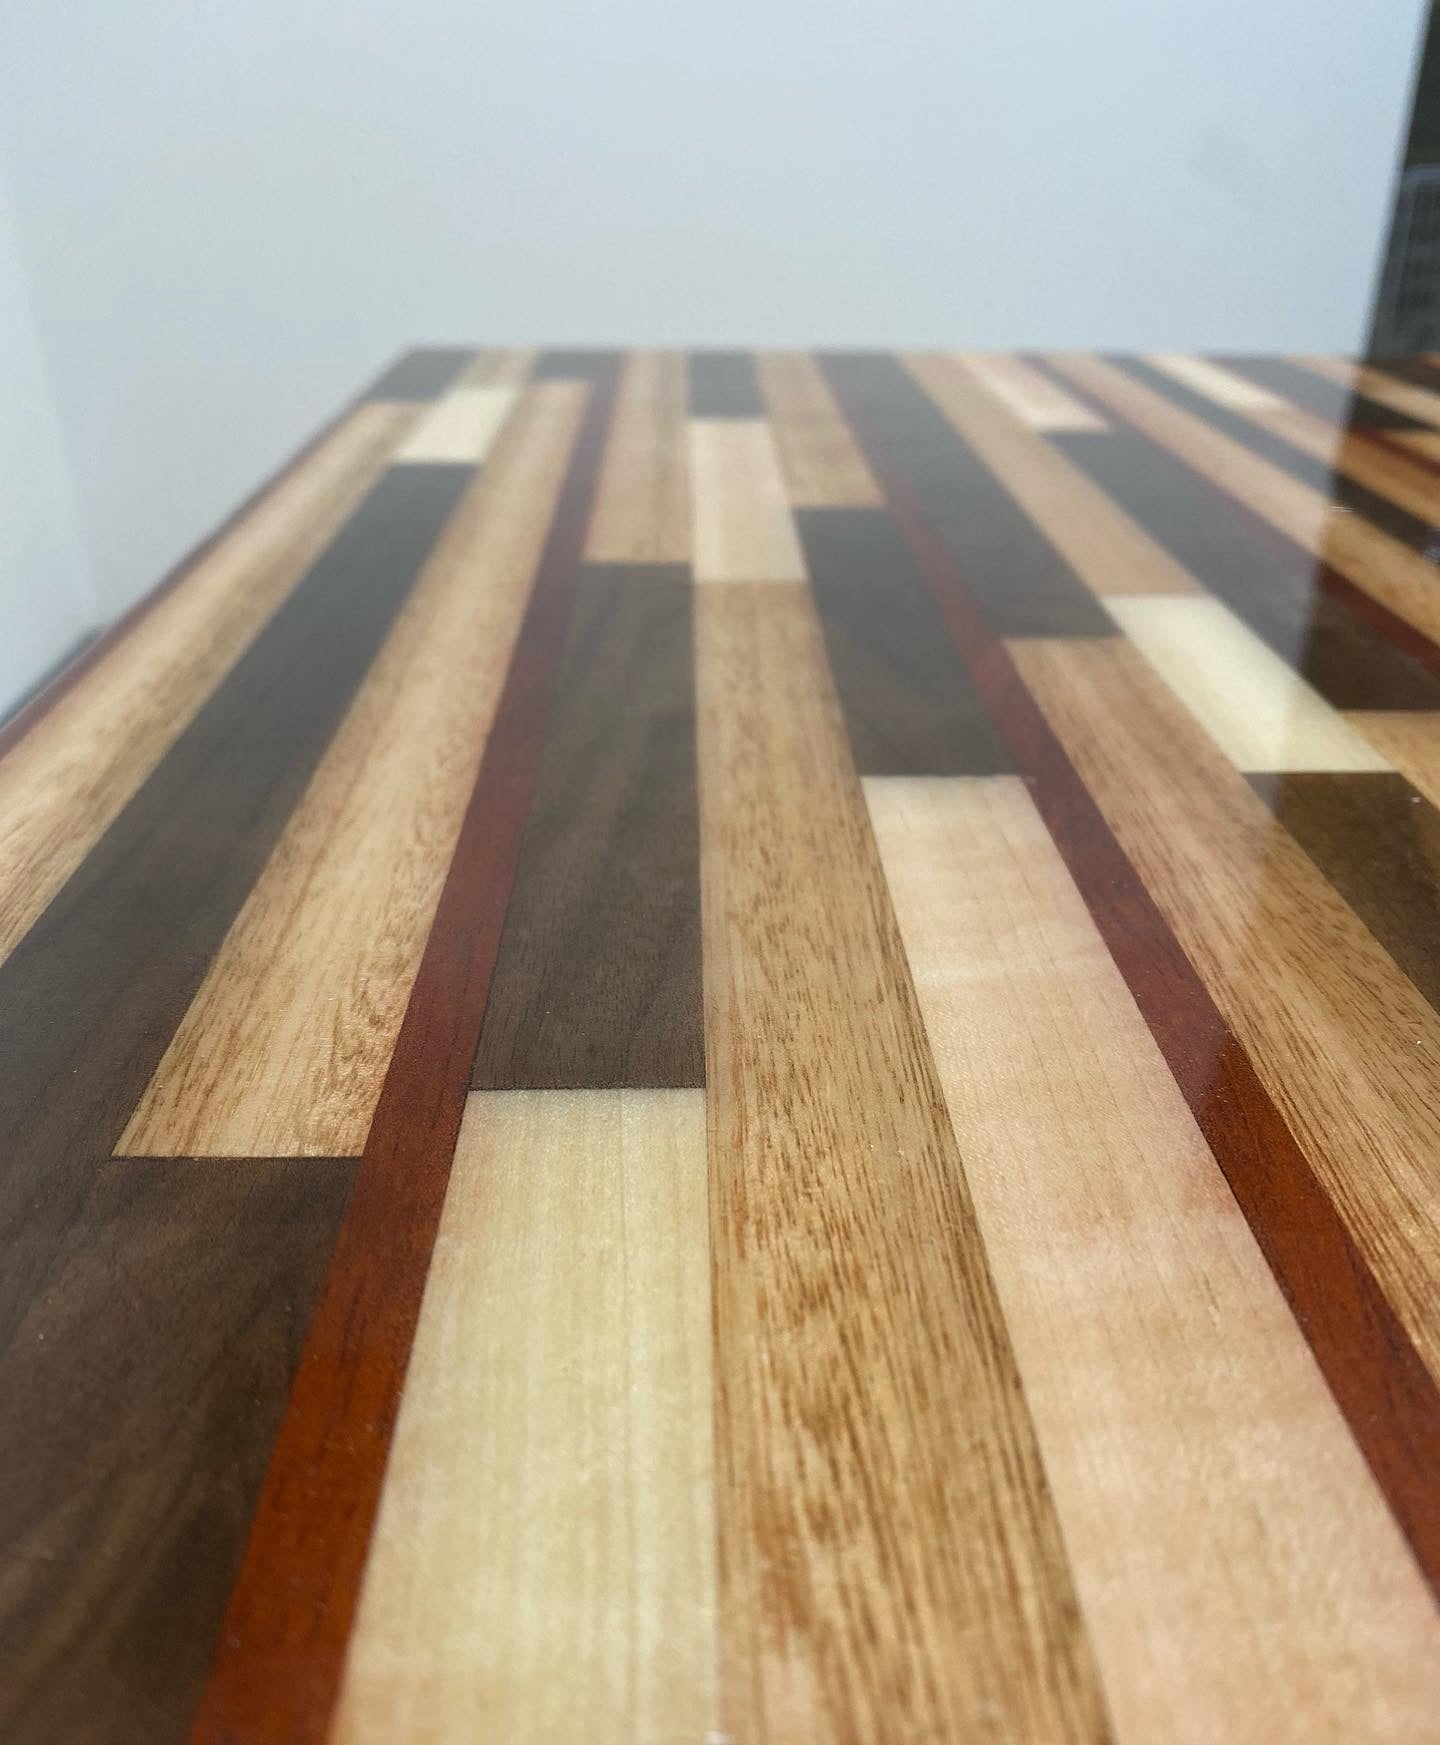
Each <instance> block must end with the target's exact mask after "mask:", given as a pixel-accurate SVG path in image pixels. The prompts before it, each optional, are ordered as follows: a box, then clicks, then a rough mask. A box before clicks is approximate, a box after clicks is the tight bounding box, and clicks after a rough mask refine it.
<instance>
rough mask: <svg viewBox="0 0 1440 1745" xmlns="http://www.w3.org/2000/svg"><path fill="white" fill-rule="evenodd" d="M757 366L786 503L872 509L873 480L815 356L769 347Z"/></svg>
mask: <svg viewBox="0 0 1440 1745" xmlns="http://www.w3.org/2000/svg"><path fill="white" fill-rule="evenodd" d="M757 367H758V370H759V377H760V389H761V393H762V394H763V396H764V400H765V406H766V410H767V411H768V413H769V417H770V427H771V429H772V430H773V431H774V433H775V442H776V446H777V447H778V448H779V450H780V465H781V468H782V470H783V471H784V474H785V482H786V484H787V485H788V486H789V490H790V503H791V506H792V507H793V508H797V509H873V508H875V507H876V506H877V505H878V504H879V501H880V496H879V492H878V491H877V490H876V487H875V481H874V479H872V478H871V476H870V469H869V468H868V467H867V466H866V465H865V461H864V459H863V457H862V456H861V454H860V451H859V449H857V448H856V446H855V439H854V437H853V436H851V434H850V428H849V426H848V425H847V424H846V422H845V420H844V419H843V418H842V417H841V415H840V408H839V407H838V406H837V405H836V404H835V396H834V395H833V394H832V393H831V392H830V389H829V388H828V386H827V385H826V382H825V378H824V376H823V375H822V374H821V373H820V366H819V365H818V364H817V363H816V362H815V359H814V358H813V357H811V356H810V354H809V353H808V352H799V351H769V352H762V353H761V355H760V358H759V361H758V366H757Z"/></svg>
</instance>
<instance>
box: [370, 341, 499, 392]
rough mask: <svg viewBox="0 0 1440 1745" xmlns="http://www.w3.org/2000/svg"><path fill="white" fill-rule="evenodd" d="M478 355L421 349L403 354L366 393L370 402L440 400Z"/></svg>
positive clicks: (454, 349)
mask: <svg viewBox="0 0 1440 1745" xmlns="http://www.w3.org/2000/svg"><path fill="white" fill-rule="evenodd" d="M474 356H475V353H474V352H473V351H470V350H460V349H458V348H455V347H445V346H421V347H419V348H418V349H417V350H414V351H406V352H402V353H401V354H400V356H399V357H398V358H396V360H395V362H394V363H393V364H391V365H390V366H389V367H388V368H387V369H385V370H384V371H382V372H381V374H380V375H379V376H378V377H377V378H376V380H375V381H374V382H373V383H371V385H370V387H369V388H367V389H366V391H365V396H364V397H365V399H367V400H437V399H439V397H440V395H441V394H443V393H444V392H445V390H446V389H447V388H449V387H451V386H453V384H454V383H455V382H456V381H457V380H458V378H459V377H460V376H461V374H462V373H463V372H464V371H465V370H466V369H467V368H468V367H469V365H470V363H471V361H472V360H473V359H474Z"/></svg>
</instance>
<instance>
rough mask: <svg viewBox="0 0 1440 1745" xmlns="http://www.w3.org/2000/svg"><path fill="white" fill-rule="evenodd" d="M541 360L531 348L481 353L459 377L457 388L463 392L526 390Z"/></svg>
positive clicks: (533, 348)
mask: <svg viewBox="0 0 1440 1745" xmlns="http://www.w3.org/2000/svg"><path fill="white" fill-rule="evenodd" d="M539 356H540V354H539V352H538V351H537V350H536V348H535V347H534V346H528V345H527V346H510V347H508V348H506V349H503V350H491V351H482V352H478V353H477V354H476V356H475V357H474V359H473V360H472V361H471V362H470V363H469V364H468V365H467V366H466V368H465V369H464V371H463V372H462V373H461V374H460V375H459V376H457V377H456V379H455V385H456V387H460V388H522V387H524V386H525V384H526V383H527V382H528V381H529V379H530V376H531V372H532V371H533V370H534V368H535V364H536V362H537V360H538V359H539Z"/></svg>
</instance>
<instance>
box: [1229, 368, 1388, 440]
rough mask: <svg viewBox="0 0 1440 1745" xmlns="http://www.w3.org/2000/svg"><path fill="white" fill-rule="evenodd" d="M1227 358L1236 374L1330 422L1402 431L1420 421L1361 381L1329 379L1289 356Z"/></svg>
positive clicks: (1231, 369)
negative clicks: (1294, 361) (1363, 384)
mask: <svg viewBox="0 0 1440 1745" xmlns="http://www.w3.org/2000/svg"><path fill="white" fill-rule="evenodd" d="M1224 362H1225V364H1226V366H1227V367H1228V368H1229V370H1230V371H1231V372H1232V373H1233V374H1236V375H1239V376H1242V377H1244V378H1245V379H1246V380H1247V381H1250V382H1254V383H1256V384H1257V385H1259V386H1260V387H1261V388H1263V389H1268V390H1269V391H1271V392H1272V393H1274V394H1276V395H1278V396H1280V397H1281V398H1283V399H1284V400H1285V401H1286V402H1288V403H1289V404H1291V405H1295V406H1300V407H1303V408H1304V409H1305V410H1306V411H1307V412H1310V413H1312V414H1314V416H1316V417H1317V418H1320V419H1322V420H1324V422H1326V423H1327V424H1331V425H1337V426H1340V427H1342V428H1344V429H1348V430H1355V431H1370V432H1391V433H1398V432H1400V431H1403V430H1408V429H1412V428H1413V427H1414V425H1415V423H1416V419H1415V416H1414V414H1413V413H1410V412H1407V411H1405V410H1403V409H1402V408H1400V407H1397V406H1394V405H1392V404H1391V403H1390V402H1389V401H1387V400H1385V399H1384V398H1383V397H1381V396H1371V395H1370V394H1369V393H1368V392H1367V391H1366V390H1365V389H1364V388H1363V387H1362V386H1361V385H1360V383H1359V382H1358V381H1355V380H1352V381H1349V382H1337V381H1335V380H1334V379H1333V378H1332V379H1326V378H1325V377H1324V376H1321V375H1318V374H1317V373H1316V372H1315V371H1313V370H1307V369H1304V368H1303V367H1302V366H1300V365H1299V364H1296V363H1292V362H1291V361H1290V359H1288V358H1283V357H1268V356H1266V357H1260V356H1256V355H1254V354H1247V355H1241V356H1237V357H1232V358H1226V359H1225V360H1224ZM1376 373H1378V372H1376Z"/></svg>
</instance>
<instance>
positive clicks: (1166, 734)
mask: <svg viewBox="0 0 1440 1745" xmlns="http://www.w3.org/2000/svg"><path fill="white" fill-rule="evenodd" d="M1012 654H1013V656H1014V658H1015V659H1016V660H1017V661H1018V662H1019V664H1020V669H1021V672H1022V674H1023V675H1024V678H1025V681H1026V683H1027V684H1028V685H1029V687H1030V689H1031V690H1032V691H1033V692H1034V693H1035V694H1036V696H1037V697H1038V698H1039V700H1040V703H1041V706H1042V707H1043V708H1044V710H1045V712H1046V714H1047V716H1048V717H1049V718H1050V720H1051V722H1052V724H1053V725H1054V726H1055V729H1056V731H1057V732H1058V733H1059V734H1060V736H1061V738H1062V740H1063V741H1064V743H1065V746H1066V749H1067V750H1068V751H1069V753H1070V755H1071V757H1072V758H1073V759H1074V761H1075V764H1076V767H1077V768H1078V770H1079V771H1080V774H1081V776H1082V777H1083V779H1084V780H1085V782H1086V784H1087V785H1088V786H1089V788H1090V790H1091V792H1092V793H1093V794H1094V796H1095V798H1096V800H1097V801H1098V802H1099V804H1100V806H1101V809H1102V810H1103V811H1104V813H1105V815H1106V817H1107V819H1108V820H1109V822H1110V825H1111V828H1112V829H1113V830H1114V831H1115V834H1116V836H1117V837H1118V838H1119V841H1120V845H1121V847H1122V848H1123V849H1124V850H1125V852H1126V853H1127V854H1128V855H1129V856H1130V857H1131V859H1132V860H1133V861H1134V863H1135V865H1136V867H1137V869H1138V870H1139V872H1140V875H1141V877H1142V878H1144V880H1145V881H1146V883H1147V884H1148V886H1149V887H1150V889H1151V890H1152V891H1153V892H1154V895H1155V899H1156V901H1157V902H1158V903H1159V904H1160V906H1161V908H1162V909H1163V910H1164V911H1165V914H1166V916H1167V917H1168V919H1169V921H1170V923H1171V925H1172V926H1173V927H1174V929H1175V932H1176V934H1177V936H1178V938H1179V939H1180V942H1181V944H1182V945H1183V946H1184V948H1185V950H1186V951H1187V952H1188V954H1189V955H1190V957H1191V959H1192V961H1193V962H1194V963H1195V965H1196V967H1197V969H1198V970H1199V972H1200V974H1201V975H1202V976H1203V977H1204V979H1205V981H1206V982H1207V984H1208V985H1209V987H1210V988H1211V990H1212V992H1213V993H1214V995H1215V998H1216V1001H1217V1003H1218V1004H1219V1005H1220V1007H1221V1009H1222V1011H1224V1012H1225V1014H1226V1015H1227V1017H1228V1018H1229V1020H1230V1022H1231V1023H1232V1024H1233V1025H1234V1028H1235V1031H1236V1034H1237V1035H1238V1036H1239V1038H1240V1039H1241V1041H1242V1042H1243V1043H1244V1044H1245V1045H1246V1046H1247V1047H1248V1048H1249V1049H1250V1052H1251V1054H1252V1057H1253V1058H1254V1061H1255V1066H1256V1070H1257V1072H1258V1073H1259V1075H1260V1077H1261V1079H1262V1080H1263V1082H1264V1083H1265V1086H1266V1088H1267V1089H1268V1090H1269V1092H1270V1095H1271V1096H1272V1097H1273V1098H1274V1100H1275V1103H1276V1106H1277V1107H1278V1108H1279V1109H1280V1110H1281V1112H1282V1113H1283V1114H1284V1116H1285V1119H1286V1121H1287V1122H1288V1123H1289V1125H1290V1127H1291V1129H1292V1130H1293V1131H1294V1133H1295V1135H1296V1137H1297V1138H1298V1139H1299V1141H1300V1143H1301V1145H1302V1146H1303V1147H1304V1150H1305V1153H1306V1155H1307V1156H1308V1157H1309V1159H1310V1160H1311V1163H1312V1164H1313V1166H1314V1168H1315V1170H1316V1173H1317V1175H1318V1176H1319V1177H1320V1179H1321V1181H1322V1182H1323V1183H1324V1185H1325V1188H1326V1190H1327V1192H1328V1193H1329V1194H1330V1195H1331V1196H1332V1198H1333V1199H1334V1201H1335V1203H1336V1205H1337V1206H1338V1207H1339V1209H1340V1211H1341V1214H1342V1216H1343V1217H1344V1219H1345V1221H1346V1224H1347V1226H1348V1228H1349V1229H1350V1231H1351V1233H1352V1234H1353V1236H1354V1238H1355V1241H1356V1244H1357V1245H1358V1247H1359V1248H1360V1250H1361V1252H1362V1253H1363V1254H1364V1255H1365V1256H1366V1258H1367V1260H1368V1262H1369V1264H1370V1266H1371V1267H1372V1268H1373V1270H1374V1273H1375V1276H1376V1278H1377V1279H1378V1280H1379V1281H1380V1284H1381V1286H1382V1287H1383V1289H1384V1290H1385V1292H1386V1295H1387V1296H1388V1297H1389V1299H1390V1301H1391V1302H1392V1303H1393V1304H1394V1306H1395V1309H1396V1312H1397V1314H1398V1315H1399V1316H1400V1319H1401V1321H1402V1322H1403V1323H1404V1325H1405V1326H1406V1328H1407V1329H1408V1331H1409V1333H1410V1336H1411V1338H1412V1339H1413V1340H1414V1342H1415V1345H1416V1348H1417V1350H1419V1352H1420V1353H1421V1354H1422V1356H1423V1357H1424V1358H1425V1360H1426V1362H1427V1363H1428V1365H1429V1367H1430V1370H1431V1373H1432V1375H1433V1374H1440V1288H1437V1286H1440V1241H1437V1235H1440V1180H1437V1178H1436V1175H1435V1171H1434V1168H1433V1160H1434V1158H1435V1157H1436V1156H1440V1107H1437V1105H1436V1103H1435V1098H1434V1084H1435V1076H1436V1072H1437V1068H1440V1019H1437V1017H1436V1014H1435V1013H1434V1012H1433V1011H1432V1010H1431V1009H1430V1007H1429V1006H1428V1005H1427V1004H1426V1002H1425V1001H1424V999H1423V998H1422V997H1421V996H1420V994H1419V993H1418V992H1417V991H1416V990H1415V988H1414V987H1413V986H1412V985H1411V984H1410V983H1409V982H1408V981H1407V980H1406V979H1405V977H1404V976H1402V975H1399V974H1397V973H1396V969H1395V965H1394V964H1393V962H1392V961H1391V959H1390V958H1389V956H1388V955H1387V954H1386V953H1385V951H1384V950H1383V949H1382V948H1381V947H1380V946H1379V945H1378V944H1377V942H1376V941H1375V939H1374V938H1373V937H1372V935H1371V934H1370V932H1369V930H1368V929H1367V928H1366V927H1365V926H1364V925H1363V923H1362V922H1361V921H1360V920H1359V918H1358V917H1357V916H1356V915H1355V913H1354V911H1353V910H1352V909H1351V908H1349V906H1348V905H1347V904H1346V903H1345V902H1344V901H1343V900H1342V899H1341V898H1340V897H1339V895H1338V894H1337V893H1336V892H1335V891H1334V889H1333V888H1332V887H1331V886H1330V884H1329V883H1328V882H1327V881H1326V880H1325V879H1324V878H1323V877H1322V876H1321V874H1320V873H1319V872H1318V871H1317V869H1316V868H1315V866H1314V865H1313V864H1312V862H1311V861H1310V860H1309V858H1308V857H1307V856H1306V855H1305V854H1304V853H1303V852H1302V851H1301V849H1300V847H1299V845H1298V844H1297V843H1296V842H1295V841H1294V839H1293V838H1292V837H1291V836H1290V835H1289V834H1288V833H1287V832H1286V831H1284V830H1281V829H1278V828H1277V827H1276V826H1275V825H1274V823H1273V822H1272V821H1271V819H1270V817H1269V814H1268V813H1267V811H1266V809H1265V807H1264V804H1263V803H1262V801H1261V800H1260V799H1259V797H1258V796H1257V795H1256V794H1255V793H1253V792H1252V791H1251V789H1250V787H1249V786H1248V784H1247V783H1246V782H1245V780H1244V778H1243V777H1241V776H1240V775H1238V774H1237V773H1236V772H1235V771H1234V770H1233V769H1232V768H1231V766H1230V765H1229V764H1228V763H1226V762H1225V760H1224V759H1223V758H1222V757H1221V756H1220V755H1219V753H1218V752H1216V751H1214V750H1213V749H1212V748H1211V747H1210V746H1209V744H1208V743H1207V742H1206V740H1205V738H1204V736H1203V735H1202V734H1201V733H1200V732H1199V730H1198V729H1197V728H1195V727H1194V726H1193V725H1192V724H1191V723H1190V721H1189V720H1188V719H1187V718H1186V716H1185V714H1184V712H1183V710H1182V709H1181V708H1180V707H1179V706H1178V705H1177V704H1176V703H1175V702H1174V701H1173V700H1172V699H1171V697H1170V696H1169V694H1168V692H1166V691H1165V689H1164V687H1163V686H1162V685H1161V684H1160V683H1159V681H1158V680H1156V679H1155V678H1153V677H1152V675H1151V674H1150V673H1149V672H1148V670H1147V669H1146V668H1145V667H1144V665H1143V663H1142V662H1141V661H1140V659H1139V656H1138V655H1136V654H1135V653H1134V651H1133V650H1131V649H1130V648H1129V647H1127V646H1126V645H1124V644H1117V643H1105V644H1103V645H1099V644H1097V645H1096V646H1095V647H1094V648H1093V649H1091V650H1088V651H1086V650H1081V649H1078V648H1067V647H1066V646H1065V645H1063V644H1061V643H1059V642H1047V643H1046V644H1045V645H1044V646H1043V647H1042V646H1036V647H1035V648H1033V649H1031V648H1029V647H1028V646H1026V647H1022V646H1020V645H1019V644H1016V645H1014V646H1013V647H1012ZM1320 941H1323V946H1321V945H1319V944H1318V942H1320ZM1362 1014H1363V1019H1362V1016H1361V1015H1362ZM1436 1433H1437V1435H1440V1424H1437V1426H1436Z"/></svg>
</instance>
